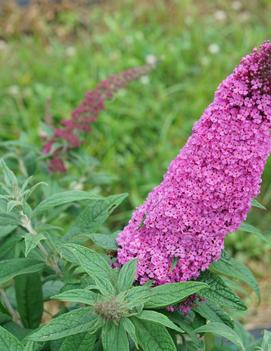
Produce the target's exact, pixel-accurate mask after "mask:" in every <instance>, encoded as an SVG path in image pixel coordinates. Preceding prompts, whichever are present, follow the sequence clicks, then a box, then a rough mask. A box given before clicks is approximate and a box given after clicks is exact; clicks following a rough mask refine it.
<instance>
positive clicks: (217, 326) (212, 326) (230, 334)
mask: <svg viewBox="0 0 271 351" xmlns="http://www.w3.org/2000/svg"><path fill="white" fill-rule="evenodd" d="M195 332H196V333H212V334H215V335H218V336H222V337H223V338H226V339H227V340H229V341H231V342H232V343H233V344H235V345H237V346H239V347H240V348H241V349H242V350H243V351H245V346H244V344H243V342H242V340H241V339H240V337H239V336H238V334H237V333H236V332H235V331H234V330H232V329H231V328H230V327H228V326H227V325H225V324H223V323H217V322H210V323H208V324H206V325H204V326H202V327H200V328H198V329H196V330H195Z"/></svg>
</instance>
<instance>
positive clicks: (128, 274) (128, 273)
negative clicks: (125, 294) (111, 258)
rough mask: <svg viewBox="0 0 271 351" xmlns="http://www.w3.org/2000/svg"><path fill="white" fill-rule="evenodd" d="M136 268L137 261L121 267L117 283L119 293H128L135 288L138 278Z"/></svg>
mask: <svg viewBox="0 0 271 351" xmlns="http://www.w3.org/2000/svg"><path fill="white" fill-rule="evenodd" d="M136 267H137V260H131V261H129V262H127V263H125V265H123V266H122V267H121V269H120V271H119V276H118V282H117V286H118V290H119V291H126V290H128V289H130V288H131V287H132V286H133V282H134V280H135V278H136Z"/></svg>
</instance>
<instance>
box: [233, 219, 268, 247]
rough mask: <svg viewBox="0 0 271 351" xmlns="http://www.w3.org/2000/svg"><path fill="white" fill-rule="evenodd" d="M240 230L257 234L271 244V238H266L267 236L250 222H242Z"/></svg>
mask: <svg viewBox="0 0 271 351" xmlns="http://www.w3.org/2000/svg"><path fill="white" fill-rule="evenodd" d="M239 230H242V231H243V232H247V233H251V234H254V235H256V236H257V237H258V238H259V239H260V240H261V241H264V242H265V243H267V244H268V245H271V242H270V240H268V239H267V238H266V236H265V235H264V234H263V233H262V232H261V231H260V230H259V229H258V228H256V227H254V226H253V225H251V224H248V223H242V224H241V225H240V227H239Z"/></svg>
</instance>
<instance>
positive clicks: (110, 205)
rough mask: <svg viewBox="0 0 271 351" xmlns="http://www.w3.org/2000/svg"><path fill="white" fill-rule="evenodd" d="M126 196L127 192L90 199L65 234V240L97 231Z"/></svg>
mask: <svg viewBox="0 0 271 351" xmlns="http://www.w3.org/2000/svg"><path fill="white" fill-rule="evenodd" d="M126 197H127V194H120V195H113V196H109V197H107V198H101V199H96V200H92V201H90V203H89V204H88V206H87V207H86V208H85V209H84V210H83V211H82V212H81V213H80V214H79V216H78V217H77V218H76V220H75V223H74V224H73V225H72V227H71V228H70V230H69V231H68V233H67V234H66V235H65V236H64V240H72V239H73V238H74V237H75V236H76V235H78V234H80V235H82V234H88V233H93V232H96V230H97V229H98V228H99V226H100V225H101V224H103V223H104V222H105V221H106V220H107V218H108V217H109V215H110V214H111V213H112V212H113V211H114V210H115V208H116V207H117V206H119V205H120V204H121V202H122V201H123V200H124V199H125V198H126ZM75 239H76V238H75Z"/></svg>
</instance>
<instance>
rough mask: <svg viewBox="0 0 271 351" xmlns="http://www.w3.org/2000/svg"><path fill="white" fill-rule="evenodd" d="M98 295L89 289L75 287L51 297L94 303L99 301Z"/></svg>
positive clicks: (88, 303) (53, 298)
mask: <svg viewBox="0 0 271 351" xmlns="http://www.w3.org/2000/svg"><path fill="white" fill-rule="evenodd" d="M97 296H98V295H97V294H96V293H94V292H93V291H90V290H87V289H73V290H68V291H64V292H62V293H60V294H58V295H55V296H52V297H51V299H52V300H60V301H68V302H75V303H85V304H87V305H93V304H95V302H96V301H97Z"/></svg>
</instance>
